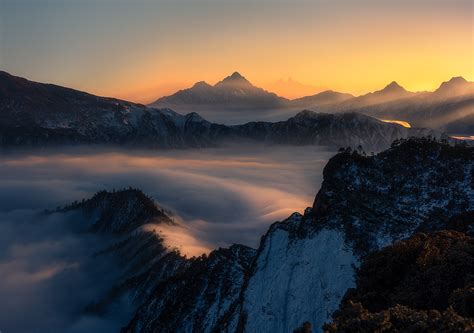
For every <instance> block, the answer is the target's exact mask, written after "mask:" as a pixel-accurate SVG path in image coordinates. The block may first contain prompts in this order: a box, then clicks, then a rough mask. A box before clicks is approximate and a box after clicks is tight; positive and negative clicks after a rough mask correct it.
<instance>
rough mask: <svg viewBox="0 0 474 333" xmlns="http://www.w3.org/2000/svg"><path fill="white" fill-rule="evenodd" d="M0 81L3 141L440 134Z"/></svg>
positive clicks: (351, 141) (355, 138) (353, 119)
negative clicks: (231, 122)
mask: <svg viewBox="0 0 474 333" xmlns="http://www.w3.org/2000/svg"><path fill="white" fill-rule="evenodd" d="M218 85H219V87H220V86H228V85H231V86H243V87H247V86H248V83H247V81H246V80H245V79H244V78H241V77H240V78H239V77H231V78H228V79H226V80H224V81H222V82H220V83H218ZM0 87H1V89H0V92H1V94H0V145H1V146H2V147H10V148H11V147H18V146H45V145H67V144H112V145H121V146H123V145H125V146H139V147H148V148H195V147H214V146H218V145H222V144H224V143H227V142H249V141H258V142H263V143H266V144H285V145H325V146H329V147H331V148H336V149H337V148H340V147H347V146H350V147H357V146H359V145H361V146H362V147H363V148H364V149H366V150H367V151H378V150H381V149H385V148H387V147H388V146H389V145H390V143H391V142H392V141H393V140H395V139H400V138H406V137H409V136H425V135H433V136H437V135H438V134H436V133H434V132H433V131H430V130H426V129H417V128H413V129H406V128H403V127H401V126H399V125H396V124H389V123H384V122H381V121H378V120H376V119H374V118H370V117H367V116H364V115H358V114H337V115H329V114H321V113H314V112H310V111H303V112H300V113H298V114H297V115H296V116H294V117H292V118H290V119H288V120H286V121H281V122H276V123H271V122H251V123H247V124H244V125H236V126H224V125H219V124H214V123H211V122H208V121H206V120H205V119H203V118H202V117H200V116H199V115H198V114H197V113H194V112H192V113H189V114H187V115H185V116H183V115H180V114H178V113H176V112H174V111H172V110H171V109H152V108H147V107H145V106H143V105H140V104H134V103H130V102H125V101H120V100H116V99H112V98H104V97H97V96H93V95H89V94H86V93H83V92H79V91H75V90H72V89H67V88H63V87H58V86H54V85H48V84H41V83H36V82H31V81H28V80H25V79H21V78H17V77H14V76H11V75H9V74H7V73H4V72H3V73H0ZM202 89H206V88H205V87H202ZM242 89H244V88H242ZM245 89H247V88H245ZM245 89H244V90H245Z"/></svg>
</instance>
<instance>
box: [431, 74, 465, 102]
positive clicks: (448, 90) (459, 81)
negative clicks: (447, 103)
mask: <svg viewBox="0 0 474 333" xmlns="http://www.w3.org/2000/svg"><path fill="white" fill-rule="evenodd" d="M435 94H437V95H441V96H443V97H444V96H458V95H466V94H474V82H469V81H467V80H466V79H465V78H463V77H462V76H455V77H453V78H451V79H450V80H449V81H445V82H443V83H441V85H440V86H439V88H438V89H436V91H435Z"/></svg>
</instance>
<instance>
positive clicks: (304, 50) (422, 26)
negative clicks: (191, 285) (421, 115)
mask: <svg viewBox="0 0 474 333" xmlns="http://www.w3.org/2000/svg"><path fill="white" fill-rule="evenodd" d="M472 6H473V4H472V1H470V0H449V1H446V0H416V1H389V0H382V1H381V0H377V1H376V0H362V1H350V0H336V1H334V0H331V1H329V0H313V1H309V0H296V1H288V0H263V1H250V0H225V1H217V0H202V1H194V0H172V1H171V0H158V1H150V0H139V1H133V2H128V1H124V0H120V1H115V0H98V1H97V0H94V1H92V0H83V1H73V0H67V1H64V0H61V1H60V0H41V1H32V0H2V1H0V67H1V68H2V69H3V70H6V71H9V72H12V73H16V74H17V75H20V76H27V77H29V78H30V79H32V80H36V81H41V82H52V83H56V84H60V85H64V86H70V87H73V88H76V89H79V90H84V91H88V92H91V93H94V94H98V95H106V96H114V97H119V98H123V99H126V100H131V101H135V102H141V103H150V102H152V101H153V100H155V99H156V98H158V97H161V96H164V95H169V94H171V93H173V92H175V91H176V90H178V89H183V88H187V87H190V86H191V85H192V84H193V83H194V82H197V81H201V80H204V81H207V82H208V83H210V84H214V83H216V82H217V81H218V80H220V79H222V78H223V77H224V76H226V75H228V74H229V73H232V72H233V71H239V72H241V73H242V74H244V75H245V76H246V77H247V78H248V79H249V80H250V81H251V82H253V83H255V84H256V85H257V86H260V87H263V88H265V89H267V90H270V91H274V92H276V93H277V94H281V95H282V96H286V97H293V98H294V97H301V96H304V95H310V94H315V93H316V92H318V91H321V90H322V89H323V88H325V89H334V90H337V91H345V92H349V93H353V94H363V93H366V92H368V91H373V90H375V89H378V88H380V87H382V86H384V85H385V84H387V83H389V82H391V81H392V80H396V81H397V82H399V83H400V84H401V85H403V86H404V87H406V88H407V89H408V90H411V91H420V90H432V89H434V88H436V87H437V85H438V84H439V83H440V82H442V81H444V80H445V79H446V78H449V77H452V76H457V75H463V76H464V77H465V78H466V79H467V80H473V79H474V73H473V64H472V52H473V49H472V48H473V44H472V19H473V17H472V15H473V8H472ZM71 41H74V42H71ZM469 41H471V42H470V43H469ZM289 78H291V80H288V79H289ZM295 82H296V84H295ZM308 86H310V87H312V88H311V89H308ZM295 87H296V88H295ZM295 89H296V91H298V93H297V92H296V91H295Z"/></svg>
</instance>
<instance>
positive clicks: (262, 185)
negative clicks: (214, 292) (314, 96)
mask: <svg viewBox="0 0 474 333" xmlns="http://www.w3.org/2000/svg"><path fill="white" fill-rule="evenodd" d="M332 155H333V152H330V151H327V150H324V149H321V148H316V147H265V146H255V147H245V148H244V147H240V148H219V149H217V148H216V149H203V150H176V151H151V150H148V151H130V150H119V149H115V150H111V149H110V148H108V149H92V148H80V147H75V148H68V149H63V150H44V151H41V152H38V151H35V152H28V151H23V152H16V153H8V154H7V153H3V154H2V155H1V156H0V250H1V251H0V279H1V281H2V283H1V284H0V298H1V299H2V304H1V305H0V323H1V325H2V327H0V329H2V330H5V332H7V331H12V332H13V329H15V331H16V332H44V331H48V330H51V329H54V330H56V331H58V332H59V331H61V332H68V333H74V332H92V331H94V332H99V331H100V332H115V331H117V330H118V329H119V328H120V326H121V325H124V324H125V323H126V322H127V321H128V320H129V319H130V315H131V314H130V313H131V312H130V311H131V305H130V304H129V303H127V302H128V301H124V302H125V303H124V304H118V305H117V306H114V307H113V309H112V311H109V312H107V313H106V314H104V315H103V316H97V315H90V314H86V313H85V312H84V309H85V307H86V306H87V305H89V304H90V303H91V301H93V300H96V299H98V298H100V297H102V296H103V295H104V293H106V292H107V291H108V290H109V288H111V286H112V285H113V284H114V282H115V281H117V278H118V274H120V272H119V269H118V268H119V267H120V266H119V265H120V263H116V262H115V261H114V260H109V259H108V258H107V257H103V256H94V253H97V251H101V250H103V249H104V248H106V247H107V246H109V245H110V241H111V240H109V239H108V238H107V236H104V235H97V234H93V233H90V232H87V228H86V226H85V223H82V222H84V221H80V220H77V219H75V218H74V216H73V215H71V214H52V215H44V214H42V212H43V210H44V209H54V208H56V207H58V206H63V205H66V204H69V203H71V202H73V201H75V200H78V201H80V200H82V199H83V198H84V199H87V198H90V197H91V196H92V195H93V194H94V193H96V192H97V191H99V190H104V189H105V190H112V189H116V190H117V189H121V188H128V187H129V186H131V187H135V188H139V189H141V190H142V191H143V192H144V193H146V194H147V195H150V196H151V197H152V198H154V200H156V202H157V203H158V204H159V205H160V206H162V207H163V208H164V209H165V210H166V212H167V213H168V214H169V215H170V216H171V217H172V218H173V219H174V220H175V221H176V222H177V226H168V225H145V226H143V228H145V229H147V230H154V231H156V232H157V233H159V234H160V236H162V238H163V239H164V241H165V244H166V246H167V247H169V248H170V249H178V250H180V252H181V253H182V254H184V255H186V256H188V257H190V256H195V255H200V254H202V253H206V252H209V251H211V250H212V249H214V248H217V247H223V246H228V245H230V244H232V243H241V244H246V245H249V246H252V247H257V245H258V242H259V240H260V237H261V236H262V235H263V234H264V233H265V231H266V230H267V228H268V226H269V225H270V224H271V223H273V222H275V221H277V220H282V219H284V218H286V217H288V216H289V215H290V214H291V213H293V212H295V211H299V212H302V211H303V210H304V209H305V208H306V207H307V206H310V205H311V204H312V201H313V199H314V196H315V194H316V192H317V190H318V189H319V187H320V184H321V181H322V170H323V167H324V166H325V164H326V162H327V160H328V159H329V158H330V156H332ZM25 316H27V317H28V320H26V321H25V320H23V318H24V317H25Z"/></svg>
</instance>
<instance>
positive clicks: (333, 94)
mask: <svg viewBox="0 0 474 333" xmlns="http://www.w3.org/2000/svg"><path fill="white" fill-rule="evenodd" d="M352 98H354V96H353V95H351V94H346V93H340V92H337V91H333V90H326V91H323V92H320V93H318V94H316V95H312V96H305V97H301V98H296V99H293V100H291V102H290V104H291V105H292V106H295V107H303V108H308V107H311V106H322V105H328V104H336V103H341V102H344V101H347V100H349V99H352Z"/></svg>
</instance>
